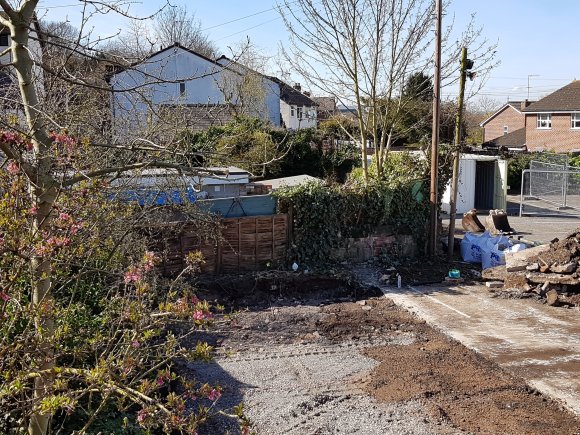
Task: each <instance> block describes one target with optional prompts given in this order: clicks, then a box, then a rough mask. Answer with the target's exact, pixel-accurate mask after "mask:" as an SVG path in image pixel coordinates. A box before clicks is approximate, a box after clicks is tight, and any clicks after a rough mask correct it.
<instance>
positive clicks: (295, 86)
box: [294, 83, 302, 92]
mask: <svg viewBox="0 0 580 435" xmlns="http://www.w3.org/2000/svg"><path fill="white" fill-rule="evenodd" d="M294 89H296V90H297V91H299V92H300V91H302V86H300V83H294Z"/></svg>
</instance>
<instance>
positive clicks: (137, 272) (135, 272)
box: [124, 266, 143, 284]
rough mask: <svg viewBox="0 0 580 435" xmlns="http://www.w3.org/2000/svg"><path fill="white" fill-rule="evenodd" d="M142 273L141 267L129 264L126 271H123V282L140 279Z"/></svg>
mask: <svg viewBox="0 0 580 435" xmlns="http://www.w3.org/2000/svg"><path fill="white" fill-rule="evenodd" d="M142 277H143V274H142V272H141V269H139V268H138V267H135V266H131V267H130V268H129V270H128V271H127V272H125V276H124V280H125V284H129V283H131V282H137V281H141V278H142Z"/></svg>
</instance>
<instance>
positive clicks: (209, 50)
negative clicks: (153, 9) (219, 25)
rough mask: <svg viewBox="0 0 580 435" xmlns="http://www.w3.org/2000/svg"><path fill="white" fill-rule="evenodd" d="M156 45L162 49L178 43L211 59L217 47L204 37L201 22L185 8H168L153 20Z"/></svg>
mask: <svg viewBox="0 0 580 435" xmlns="http://www.w3.org/2000/svg"><path fill="white" fill-rule="evenodd" d="M155 35H156V36H157V41H156V42H157V44H159V45H161V46H162V47H167V46H170V45H173V44H174V43H176V42H177V43H179V44H181V45H182V46H184V47H186V48H188V49H190V50H193V51H195V52H197V53H199V54H202V55H204V56H206V57H209V58H213V57H215V55H216V52H217V47H216V46H215V44H214V43H213V42H211V41H210V40H209V38H208V37H207V36H206V35H204V33H203V31H202V27H201V22H200V21H198V20H196V19H195V14H194V13H192V12H189V11H188V9H187V6H169V7H167V8H165V9H164V10H163V11H161V12H160V13H159V14H158V15H157V18H156V20H155Z"/></svg>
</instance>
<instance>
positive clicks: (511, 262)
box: [505, 245, 550, 272]
mask: <svg viewBox="0 0 580 435" xmlns="http://www.w3.org/2000/svg"><path fill="white" fill-rule="evenodd" d="M549 249H550V245H540V246H536V247H534V248H529V249H524V250H523V251H519V252H506V254H505V269H506V271H507V272H517V271H520V270H526V267H527V266H528V264H529V260H530V259H531V258H533V257H536V256H537V255H539V254H542V253H543V252H546V251H547V250H549Z"/></svg>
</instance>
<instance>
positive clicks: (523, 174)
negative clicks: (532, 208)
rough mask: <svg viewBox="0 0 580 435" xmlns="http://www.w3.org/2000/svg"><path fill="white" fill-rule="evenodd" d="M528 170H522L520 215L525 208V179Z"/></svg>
mask: <svg viewBox="0 0 580 435" xmlns="http://www.w3.org/2000/svg"><path fill="white" fill-rule="evenodd" d="M526 171H527V169H524V170H523V171H522V186H521V187H520V217H522V211H523V208H524V187H525V185H524V181H525V178H526V177H525V175H526Z"/></svg>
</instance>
